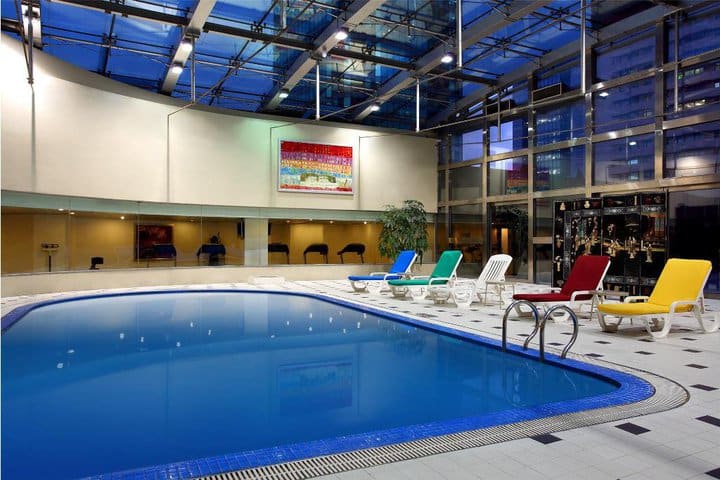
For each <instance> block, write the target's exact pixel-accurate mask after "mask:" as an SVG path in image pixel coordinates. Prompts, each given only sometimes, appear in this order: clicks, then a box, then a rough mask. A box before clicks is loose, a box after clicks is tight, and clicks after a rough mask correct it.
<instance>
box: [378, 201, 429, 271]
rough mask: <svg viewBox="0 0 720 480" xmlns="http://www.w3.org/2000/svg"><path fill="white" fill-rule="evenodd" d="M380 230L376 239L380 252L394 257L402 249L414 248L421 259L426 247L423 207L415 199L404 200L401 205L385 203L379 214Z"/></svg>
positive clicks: (426, 237)
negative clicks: (383, 209) (381, 212)
mask: <svg viewBox="0 0 720 480" xmlns="http://www.w3.org/2000/svg"><path fill="white" fill-rule="evenodd" d="M380 222H381V223H382V230H381V231H380V238H379V241H378V250H379V251H380V254H381V255H383V256H385V257H387V258H395V257H397V255H398V254H399V253H400V252H401V251H403V250H415V251H416V252H417V253H418V255H420V259H421V260H422V254H423V251H424V250H425V249H426V248H427V247H428V234H427V216H426V214H425V207H424V206H423V204H422V203H421V202H419V201H417V200H405V201H404V202H403V205H402V206H401V207H395V206H394V205H386V206H385V212H383V214H382V215H381V216H380Z"/></svg>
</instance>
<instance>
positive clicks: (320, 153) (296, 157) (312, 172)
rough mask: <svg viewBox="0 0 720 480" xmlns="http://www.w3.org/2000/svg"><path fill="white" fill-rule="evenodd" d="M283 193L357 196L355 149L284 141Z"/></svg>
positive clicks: (282, 147)
mask: <svg viewBox="0 0 720 480" xmlns="http://www.w3.org/2000/svg"><path fill="white" fill-rule="evenodd" d="M278 172H279V176H280V182H279V190H280V191H281V192H314V193H341V194H348V195H352V193H353V147H350V146H346V145H325V144H322V143H308V142H296V141H289V140H281V141H280V165H279V168H278Z"/></svg>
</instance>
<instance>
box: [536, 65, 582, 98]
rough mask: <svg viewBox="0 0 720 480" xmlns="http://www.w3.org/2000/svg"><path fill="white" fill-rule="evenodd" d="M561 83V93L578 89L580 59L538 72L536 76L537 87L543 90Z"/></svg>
mask: <svg viewBox="0 0 720 480" xmlns="http://www.w3.org/2000/svg"><path fill="white" fill-rule="evenodd" d="M556 83H562V84H563V86H564V87H565V88H564V89H563V91H567V90H575V89H577V88H580V59H579V57H575V58H573V59H571V60H569V61H568V62H564V63H563V64H561V65H558V66H556V67H553V68H551V69H547V70H544V71H540V72H538V74H537V87H536V88H543V87H547V86H550V85H554V84H556Z"/></svg>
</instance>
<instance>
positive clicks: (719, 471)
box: [705, 467, 720, 478]
mask: <svg viewBox="0 0 720 480" xmlns="http://www.w3.org/2000/svg"><path fill="white" fill-rule="evenodd" d="M705 475H710V476H711V477H713V478H720V467H718V468H716V469H715V470H710V471H709V472H705Z"/></svg>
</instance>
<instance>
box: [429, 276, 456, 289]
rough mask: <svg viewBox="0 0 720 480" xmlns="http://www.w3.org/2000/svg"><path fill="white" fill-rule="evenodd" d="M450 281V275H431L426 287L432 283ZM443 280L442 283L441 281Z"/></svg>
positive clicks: (441, 283)
mask: <svg viewBox="0 0 720 480" xmlns="http://www.w3.org/2000/svg"><path fill="white" fill-rule="evenodd" d="M451 281H452V278H451V277H433V278H431V279H430V281H429V282H428V287H429V286H431V285H432V284H433V283H437V284H440V285H445V283H450V282H451ZM443 282H444V283H443Z"/></svg>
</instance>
